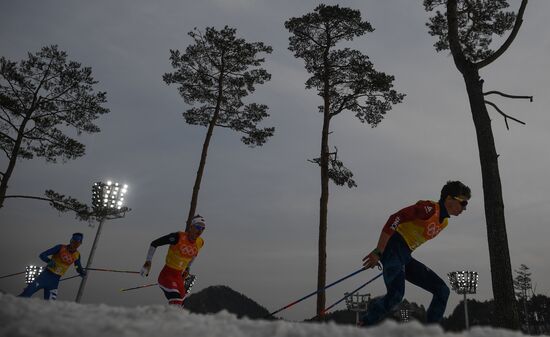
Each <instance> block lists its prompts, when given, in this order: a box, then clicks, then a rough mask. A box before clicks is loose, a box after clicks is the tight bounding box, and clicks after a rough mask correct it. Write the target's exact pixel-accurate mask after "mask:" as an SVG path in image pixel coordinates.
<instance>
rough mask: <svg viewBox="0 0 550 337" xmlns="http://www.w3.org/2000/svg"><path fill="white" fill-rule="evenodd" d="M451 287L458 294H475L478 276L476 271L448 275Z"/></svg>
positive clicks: (455, 272) (456, 272)
mask: <svg viewBox="0 0 550 337" xmlns="http://www.w3.org/2000/svg"><path fill="white" fill-rule="evenodd" d="M448 276H449V281H450V282H451V287H453V290H454V291H456V292H457V294H475V293H476V289H477V281H478V275H477V272H475V271H464V270H462V271H453V272H450V273H449V274H448Z"/></svg>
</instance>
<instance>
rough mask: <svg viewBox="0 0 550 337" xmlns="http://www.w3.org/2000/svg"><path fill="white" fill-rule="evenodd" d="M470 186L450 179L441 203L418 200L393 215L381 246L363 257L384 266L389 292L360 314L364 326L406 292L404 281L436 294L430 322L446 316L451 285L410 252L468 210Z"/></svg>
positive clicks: (365, 261) (370, 263) (380, 316)
mask: <svg viewBox="0 0 550 337" xmlns="http://www.w3.org/2000/svg"><path fill="white" fill-rule="evenodd" d="M470 197H471V194H470V188H469V187H468V186H466V185H464V184H463V183H461V182H460V181H448V182H447V183H446V184H445V186H443V188H442V189H441V196H440V198H439V201H438V202H435V201H418V202H417V203H416V204H415V205H412V206H409V207H406V208H404V209H402V210H400V211H399V212H397V213H395V214H393V215H392V216H390V218H389V219H388V221H387V222H386V224H385V225H384V227H383V229H382V233H381V234H380V238H379V240H378V245H377V246H376V248H375V249H374V250H373V251H372V252H371V253H369V254H368V255H367V256H365V257H364V258H363V266H364V267H366V268H372V267H374V266H376V265H377V264H378V262H379V261H380V262H381V263H382V265H383V276H384V283H385V284H386V289H387V293H386V295H385V296H383V297H379V298H375V299H373V300H372V302H371V303H370V304H369V306H368V310H367V313H366V314H364V315H363V316H362V317H361V323H362V325H364V326H370V325H373V324H376V323H378V322H380V321H381V320H382V319H383V318H384V317H385V316H386V315H387V314H388V313H389V312H390V311H391V310H392V309H394V308H395V307H396V306H397V305H398V304H399V303H401V300H402V299H403V296H404V295H405V280H407V281H409V282H411V283H412V284H414V285H416V286H418V287H420V288H422V289H424V290H426V291H428V292H430V293H432V294H433V298H432V301H431V303H430V306H429V307H428V311H427V323H437V322H439V321H440V320H441V319H442V318H443V314H444V312H445V308H446V306H447V299H448V298H449V293H450V291H449V287H447V285H446V284H445V282H444V281H443V280H442V279H441V278H440V277H439V276H437V274H436V273H434V272H433V271H432V270H431V269H430V268H428V267H426V266H425V265H424V264H422V263H421V262H418V261H417V260H415V259H414V258H413V257H412V256H411V253H412V252H413V251H414V250H415V249H416V248H418V246H420V245H422V244H423V243H424V242H426V241H428V240H430V239H433V238H434V237H435V236H436V235H437V234H439V232H440V231H442V230H443V229H444V228H445V227H447V223H448V218H449V217H450V216H451V215H453V216H458V215H460V214H461V213H462V212H463V211H465V210H466V206H467V205H468V200H469V199H470Z"/></svg>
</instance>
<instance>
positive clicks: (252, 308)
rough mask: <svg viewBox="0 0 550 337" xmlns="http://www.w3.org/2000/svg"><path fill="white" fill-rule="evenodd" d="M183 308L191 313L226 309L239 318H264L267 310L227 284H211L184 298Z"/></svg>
mask: <svg viewBox="0 0 550 337" xmlns="http://www.w3.org/2000/svg"><path fill="white" fill-rule="evenodd" d="M185 308H187V309H188V310H189V311H191V312H193V313H200V314H210V313H217V312H220V311H222V310H227V311H228V312H230V313H233V314H235V315H237V317H239V318H241V317H243V316H246V317H248V318H252V319H255V318H265V317H266V316H267V315H269V311H268V310H267V309H266V308H264V307H262V306H261V305H259V304H258V303H256V302H255V301H253V300H251V299H250V298H248V297H246V296H245V295H243V294H241V293H239V292H236V291H235V290H233V289H231V288H229V287H227V286H221V285H218V286H211V287H208V288H205V289H203V290H201V291H199V292H198V293H195V294H191V295H190V296H189V297H188V298H186V299H185Z"/></svg>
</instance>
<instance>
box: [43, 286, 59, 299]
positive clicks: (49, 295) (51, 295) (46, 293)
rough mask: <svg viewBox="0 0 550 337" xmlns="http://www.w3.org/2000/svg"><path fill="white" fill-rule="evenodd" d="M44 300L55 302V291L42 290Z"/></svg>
mask: <svg viewBox="0 0 550 337" xmlns="http://www.w3.org/2000/svg"><path fill="white" fill-rule="evenodd" d="M44 299H45V300H46V301H55V300H57V289H47V288H44Z"/></svg>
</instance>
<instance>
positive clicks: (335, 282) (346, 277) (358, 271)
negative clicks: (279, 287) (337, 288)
mask: <svg viewBox="0 0 550 337" xmlns="http://www.w3.org/2000/svg"><path fill="white" fill-rule="evenodd" d="M365 270H366V268H365V267H363V268H361V269H359V270H357V271H354V272H353V273H351V274H349V275H347V276H344V277H342V278H341V279H339V280H336V281H334V282H332V283H331V284H329V285H327V286H325V287H324V288H322V289H318V290H316V291H314V292H312V293H310V294H307V295H306V296H304V297H302V298H300V299H298V300H296V301H294V302H292V303H290V304H287V305H285V306H284V307H282V308H280V309H278V310H275V311H273V312H272V313H269V314H268V315H267V316H265V318H267V317H271V316H273V315H275V314H276V313H278V312H281V311H283V310H285V309H288V308H290V307H291V306H293V305H295V304H296V303H300V302H302V301H303V300H305V299H307V298H309V297H311V296H313V295H315V294H318V293H320V292H321V291H323V290H326V289H328V288H330V287H332V286H333V285H335V284H337V283H340V282H342V281H344V280H346V279H348V278H350V277H352V276H355V275H357V274H359V273H360V272H362V271H365Z"/></svg>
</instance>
